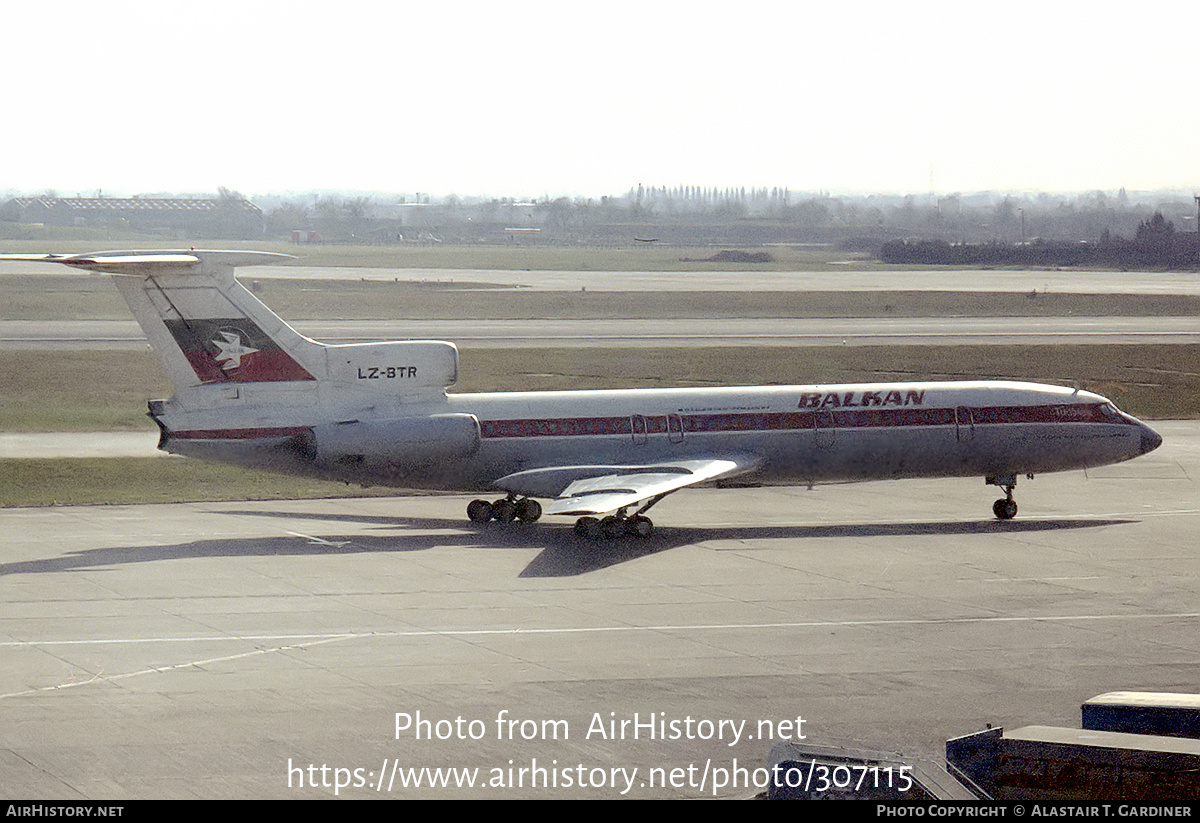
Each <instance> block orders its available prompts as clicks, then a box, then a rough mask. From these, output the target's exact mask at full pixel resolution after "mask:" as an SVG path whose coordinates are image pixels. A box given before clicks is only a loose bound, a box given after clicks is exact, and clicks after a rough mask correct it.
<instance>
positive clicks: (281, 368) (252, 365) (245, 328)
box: [3, 249, 458, 407]
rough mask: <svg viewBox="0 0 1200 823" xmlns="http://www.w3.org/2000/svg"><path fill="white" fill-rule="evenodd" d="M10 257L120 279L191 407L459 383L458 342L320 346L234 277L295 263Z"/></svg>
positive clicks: (211, 254) (196, 257) (400, 393)
mask: <svg viewBox="0 0 1200 823" xmlns="http://www.w3.org/2000/svg"><path fill="white" fill-rule="evenodd" d="M3 257H4V258H7V259H23V260H37V261H42V262H51V263H62V264H64V265H67V266H71V267H72V268H77V269H84V270H87V271H94V272H103V273H106V274H111V275H114V280H115V281H116V284H117V288H118V290H119V291H120V292H121V295H122V296H123V297H124V298H125V302H126V303H128V304H129V308H130V310H131V311H132V312H133V315H134V317H135V318H136V319H137V321H138V324H139V325H140V326H141V327H142V330H143V331H144V332H145V334H146V337H147V338H148V339H149V341H150V344H151V346H152V347H153V348H154V350H155V352H156V353H157V354H158V355H159V357H160V358H161V360H162V362H163V364H164V366H165V367H166V370H167V374H168V377H169V378H170V380H171V383H172V384H173V385H174V386H175V389H176V400H177V401H179V402H180V403H181V404H182V405H183V406H185V407H188V406H193V407H194V406H197V405H198V406H211V404H212V400H213V394H212V387H214V386H217V387H220V386H223V387H225V389H236V388H237V386H238V385H239V384H247V383H252V384H259V386H260V387H262V386H264V385H270V384H288V385H289V386H290V388H291V389H302V388H303V387H304V385H305V384H308V385H309V386H314V385H316V384H318V383H319V384H324V385H330V384H333V388H334V391H335V392H336V393H337V394H338V395H339V396H341V395H347V394H350V395H356V396H357V395H360V394H362V393H367V394H369V395H378V394H380V393H385V394H386V395H387V396H388V397H390V398H392V399H394V400H397V401H399V402H404V400H405V399H406V398H409V399H413V398H416V397H418V396H422V395H423V396H428V394H429V392H430V391H435V392H444V390H445V389H446V387H447V386H450V385H452V384H453V383H454V382H455V380H456V378H457V374H458V351H457V349H456V348H455V347H454V345H453V344H451V343H444V342H440V341H396V342H385V343H352V344H340V345H328V344H324V343H319V342H317V341H315V340H311V339H309V338H307V337H305V336H304V335H302V334H300V333H299V332H297V331H296V330H295V329H293V328H292V327H291V326H290V325H288V324H287V323H286V322H284V321H283V320H282V319H281V318H280V317H279V316H278V315H277V314H275V313H274V312H273V311H271V309H269V308H268V307H267V306H266V305H265V304H264V303H263V302H262V301H261V300H259V299H258V298H257V297H255V296H254V295H253V294H252V293H251V292H250V291H249V290H248V289H247V288H246V287H245V286H243V285H242V284H241V283H239V282H238V281H237V279H236V278H235V277H234V268H235V267H237V266H247V265H263V264H270V263H281V262H283V261H284V260H288V259H291V255H286V254H277V253H273V252H258V251H197V250H192V249H189V250H187V251H106V252H97V253H94V254H81V255H4V256H3ZM231 384H232V385H231ZM282 389H283V386H280V390H282ZM225 396H227V394H226V393H220V394H219V395H217V397H225Z"/></svg>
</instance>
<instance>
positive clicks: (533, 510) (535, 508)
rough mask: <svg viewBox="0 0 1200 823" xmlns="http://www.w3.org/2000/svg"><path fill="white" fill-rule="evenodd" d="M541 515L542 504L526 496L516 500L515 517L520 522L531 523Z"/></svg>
mask: <svg viewBox="0 0 1200 823" xmlns="http://www.w3.org/2000/svg"><path fill="white" fill-rule="evenodd" d="M541 516H542V504H541V503H539V502H537V501H536V500H530V499H529V498H528V497H526V498H525V499H524V500H520V501H518V502H517V519H518V520H520V521H521V522H522V523H533V522H535V521H536V520H537V519H538V518H539V517H541Z"/></svg>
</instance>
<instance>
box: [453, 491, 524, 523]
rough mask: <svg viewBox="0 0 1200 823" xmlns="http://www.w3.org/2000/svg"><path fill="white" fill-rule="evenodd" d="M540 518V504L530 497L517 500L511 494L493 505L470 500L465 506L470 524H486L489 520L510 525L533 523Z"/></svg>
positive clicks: (483, 501)
mask: <svg viewBox="0 0 1200 823" xmlns="http://www.w3.org/2000/svg"><path fill="white" fill-rule="evenodd" d="M541 516H542V504H541V503H539V502H537V501H536V500H534V499H533V498H530V497H522V498H520V499H518V498H517V496H516V495H513V494H510V495H509V496H508V497H505V498H503V499H500V500H497V501H495V502H493V503H489V502H488V501H486V500H472V501H471V502H470V503H468V504H467V517H469V518H470V519H471V522H472V523H487V522H488V521H489V520H495V521H497V522H499V523H511V522H513V521H514V520H520V521H521V522H522V523H533V522H534V521H536V520H537V519H538V518H540V517H541Z"/></svg>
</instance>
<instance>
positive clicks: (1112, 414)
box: [1100, 403, 1124, 420]
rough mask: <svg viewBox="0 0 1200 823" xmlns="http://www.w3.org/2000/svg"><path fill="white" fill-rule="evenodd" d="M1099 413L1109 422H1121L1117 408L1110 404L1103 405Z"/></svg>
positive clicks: (1121, 418)
mask: <svg viewBox="0 0 1200 823" xmlns="http://www.w3.org/2000/svg"><path fill="white" fill-rule="evenodd" d="M1100 412H1101V413H1102V414H1103V415H1104V416H1105V417H1107V418H1108V419H1109V420H1123V419H1124V417H1122V415H1121V412H1119V411H1117V407H1116V406H1114V405H1113V404H1112V403H1105V404H1104V405H1103V406H1101V407H1100Z"/></svg>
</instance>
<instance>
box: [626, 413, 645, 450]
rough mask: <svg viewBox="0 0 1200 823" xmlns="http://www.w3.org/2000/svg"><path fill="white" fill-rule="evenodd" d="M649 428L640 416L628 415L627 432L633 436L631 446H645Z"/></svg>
mask: <svg viewBox="0 0 1200 823" xmlns="http://www.w3.org/2000/svg"><path fill="white" fill-rule="evenodd" d="M649 430H650V427H649V426H648V425H647V423H646V418H645V417H644V416H643V415H640V414H631V415H629V431H630V433H631V434H632V435H633V445H635V446H644V445H646V437H647V433H648V432H649Z"/></svg>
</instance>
